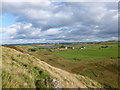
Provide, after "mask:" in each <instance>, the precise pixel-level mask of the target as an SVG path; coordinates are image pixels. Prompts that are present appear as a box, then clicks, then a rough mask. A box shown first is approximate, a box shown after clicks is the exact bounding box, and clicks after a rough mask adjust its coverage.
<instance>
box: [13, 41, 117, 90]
mask: <svg viewBox="0 0 120 90" xmlns="http://www.w3.org/2000/svg"><path fill="white" fill-rule="evenodd" d="M60 45H62V44H57V45H50V46H60ZM44 46H46V45H18V46H15V47H18V48H20V49H22V50H24V51H27V52H28V53H29V54H31V55H34V56H35V57H37V58H39V59H40V60H42V61H45V62H47V63H49V64H50V65H52V66H55V67H58V68H61V69H63V70H66V71H69V72H71V73H76V74H80V75H84V76H87V77H89V78H91V79H93V80H96V81H97V82H99V83H101V84H103V85H104V86H105V87H109V88H111V87H112V88H117V87H118V68H119V64H118V61H119V56H118V42H101V43H82V44H81V43H75V44H69V45H66V44H64V46H72V47H81V46H85V47H86V48H85V49H75V50H71V49H69V50H65V49H62V50H61V49H41V47H44ZM47 46H49V45H47ZM105 46H108V47H107V48H102V47H105ZM29 49H35V50H36V51H29Z"/></svg>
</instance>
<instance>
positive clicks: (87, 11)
mask: <svg viewBox="0 0 120 90" xmlns="http://www.w3.org/2000/svg"><path fill="white" fill-rule="evenodd" d="M117 11H118V9H117V3H78V2H77V3H75V2H63V3H60V2H50V1H46V2H44V3H41V2H37V3H35V2H34V3H31V2H29V3H25V2H20V3H15V2H14V3H9V2H4V3H3V14H4V13H11V14H14V15H15V16H17V22H19V23H16V24H14V25H11V26H9V27H8V28H3V29H6V30H7V31H6V30H4V33H7V34H9V35H10V37H11V39H16V40H17V39H18V40H19V39H22V40H23V41H24V40H28V39H31V40H34V39H39V41H40V40H43V41H44V40H45V41H50V40H51V41H53V42H54V41H84V40H86V41H88V39H89V40H91V41H92V40H102V39H104V40H105V39H106V40H107V39H113V38H112V37H116V34H117V32H118V31H117V27H118V25H117V19H118V17H117V15H118V12H117ZM22 22H26V24H24V23H22ZM62 27H67V28H66V29H65V28H64V29H60V28H62ZM56 28H57V29H56ZM88 37H89V38H88ZM25 42H27V41H25Z"/></svg>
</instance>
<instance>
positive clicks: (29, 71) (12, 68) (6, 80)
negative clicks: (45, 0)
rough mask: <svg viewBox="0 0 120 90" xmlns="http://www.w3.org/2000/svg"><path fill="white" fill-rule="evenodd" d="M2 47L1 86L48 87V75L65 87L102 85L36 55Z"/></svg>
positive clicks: (49, 85)
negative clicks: (44, 60)
mask: <svg viewBox="0 0 120 90" xmlns="http://www.w3.org/2000/svg"><path fill="white" fill-rule="evenodd" d="M2 48H3V51H2V52H3V53H2V59H3V61H2V63H3V67H2V70H3V72H2V79H3V80H2V86H3V88H48V87H51V83H50V82H46V83H45V82H44V80H45V79H46V78H48V77H52V78H55V79H56V80H58V81H60V82H61V83H62V85H63V87H65V88H69V87H73V88H75V87H76V88H77V87H79V88H80V87H83V88H85V87H93V88H96V87H97V88H100V87H102V86H101V85H100V84H99V83H97V82H95V81H93V80H91V79H89V78H87V77H84V76H81V75H75V74H71V73H68V72H66V71H64V70H61V69H58V68H55V67H52V66H50V65H49V64H47V63H45V62H43V61H40V60H39V59H37V58H36V57H33V56H30V55H27V54H23V53H21V52H18V51H16V50H14V49H10V48H6V47H2ZM48 73H49V74H48ZM51 75H52V76H51ZM54 84H56V83H54Z"/></svg>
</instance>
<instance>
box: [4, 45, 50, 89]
mask: <svg viewBox="0 0 120 90" xmlns="http://www.w3.org/2000/svg"><path fill="white" fill-rule="evenodd" d="M2 48H3V49H2V60H3V61H2V64H3V65H2V66H3V67H2V87H3V88H37V87H38V86H37V84H36V83H38V81H39V86H40V87H49V86H50V85H49V84H47V85H45V83H44V82H43V81H42V80H43V79H44V78H47V77H50V75H49V74H48V73H46V72H44V71H43V70H42V69H41V68H40V66H39V65H38V64H37V61H36V60H35V59H34V57H30V56H27V55H24V54H22V53H20V52H18V51H16V50H12V49H9V48H4V47H2Z"/></svg>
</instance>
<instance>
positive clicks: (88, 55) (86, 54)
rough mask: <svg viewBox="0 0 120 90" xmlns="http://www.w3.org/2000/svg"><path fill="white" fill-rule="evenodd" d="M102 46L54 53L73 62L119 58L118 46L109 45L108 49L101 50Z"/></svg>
mask: <svg viewBox="0 0 120 90" xmlns="http://www.w3.org/2000/svg"><path fill="white" fill-rule="evenodd" d="M101 46H104V45H101ZM101 46H100V45H96V46H87V47H86V48H85V49H76V50H68V51H62V52H59V51H58V52H54V54H55V55H58V56H61V57H63V58H66V59H73V60H93V59H110V58H117V57H118V46H117V45H107V46H108V48H100V47H101Z"/></svg>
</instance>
